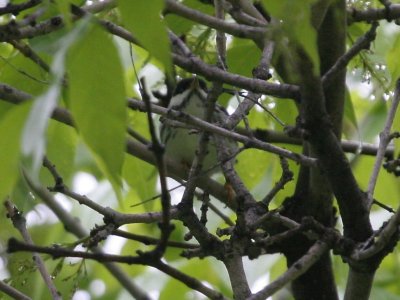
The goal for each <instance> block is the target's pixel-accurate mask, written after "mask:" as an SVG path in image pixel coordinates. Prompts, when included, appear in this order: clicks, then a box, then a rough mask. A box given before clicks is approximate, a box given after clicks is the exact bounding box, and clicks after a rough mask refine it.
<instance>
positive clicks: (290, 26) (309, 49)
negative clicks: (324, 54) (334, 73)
mask: <svg viewBox="0 0 400 300" xmlns="http://www.w3.org/2000/svg"><path fill="white" fill-rule="evenodd" d="M263 2H265V7H267V8H268V11H269V12H270V13H271V15H272V17H274V18H275V19H277V22H276V24H274V26H277V27H278V28H281V29H282V30H283V32H284V34H285V35H286V36H287V37H288V38H289V40H290V45H291V46H290V47H293V48H295V47H296V45H299V46H301V47H302V49H303V50H304V51H305V52H306V53H307V55H308V57H309V58H310V59H311V61H312V62H313V67H314V68H313V71H314V74H318V72H319V55H318V48H317V32H316V30H315V28H314V27H313V26H312V15H311V8H312V4H313V3H314V2H315V0H284V1H267V0H263ZM290 12H293V13H290ZM278 24H279V25H278Z"/></svg>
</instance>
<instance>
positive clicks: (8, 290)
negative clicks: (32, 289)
mask: <svg viewBox="0 0 400 300" xmlns="http://www.w3.org/2000/svg"><path fill="white" fill-rule="evenodd" d="M0 291H2V292H3V293H4V294H6V295H8V296H10V297H12V298H13V299H15V300H32V298H30V297H28V296H26V295H25V294H23V293H21V292H20V291H18V290H17V289H15V288H13V287H12V286H9V285H8V284H6V283H5V282H4V281H3V280H0Z"/></svg>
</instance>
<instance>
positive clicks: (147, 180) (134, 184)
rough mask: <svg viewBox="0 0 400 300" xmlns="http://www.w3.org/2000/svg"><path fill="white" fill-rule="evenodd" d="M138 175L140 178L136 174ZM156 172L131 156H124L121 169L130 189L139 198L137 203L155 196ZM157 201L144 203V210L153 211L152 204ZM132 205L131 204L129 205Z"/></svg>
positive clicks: (148, 165) (150, 166)
mask: <svg viewBox="0 0 400 300" xmlns="http://www.w3.org/2000/svg"><path fill="white" fill-rule="evenodd" d="M139 173H140V176H138V174H139ZM156 174H157V173H156V170H155V168H154V167H153V166H152V165H150V164H148V163H146V162H144V161H142V160H140V159H138V158H136V157H132V156H128V155H127V156H126V158H125V163H124V168H123V176H124V179H125V180H126V182H127V183H128V184H129V186H130V187H131V189H133V190H134V191H135V192H136V193H137V194H138V196H139V202H141V201H146V200H148V199H150V198H152V197H154V196H155V195H157V192H156V189H155V188H156V180H157V176H156ZM156 201H159V200H158V199H156V200H154V201H149V202H145V203H144V207H145V208H146V210H150V209H153V207H154V204H155V203H156ZM132 204H134V203H131V205H132Z"/></svg>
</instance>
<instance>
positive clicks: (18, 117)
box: [0, 103, 31, 199]
mask: <svg viewBox="0 0 400 300" xmlns="http://www.w3.org/2000/svg"><path fill="white" fill-rule="evenodd" d="M30 108H31V103H26V104H21V105H19V106H16V107H14V108H13V109H11V110H10V111H9V112H8V113H7V114H6V115H5V116H4V117H3V118H2V119H1V120H0V136H1V143H0V154H1V159H0V172H1V174H0V178H1V180H0V199H4V197H5V196H7V195H8V194H9V193H10V191H11V190H12V188H13V186H14V184H15V183H16V181H17V179H18V176H19V167H18V163H19V157H20V140H21V133H22V129H23V126H24V124H25V119H26V117H27V115H28V113H29V110H30Z"/></svg>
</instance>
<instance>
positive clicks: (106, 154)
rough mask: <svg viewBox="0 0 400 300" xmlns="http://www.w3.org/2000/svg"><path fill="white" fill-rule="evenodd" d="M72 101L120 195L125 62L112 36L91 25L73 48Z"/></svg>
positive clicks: (70, 63) (70, 64) (79, 122)
mask: <svg viewBox="0 0 400 300" xmlns="http://www.w3.org/2000/svg"><path fill="white" fill-rule="evenodd" d="M68 71H69V72H68V74H69V85H70V90H69V92H70V94H69V97H70V99H69V104H70V108H71V111H72V113H73V117H74V120H75V121H76V125H77V127H78V129H79V131H80V133H81V135H82V137H83V139H84V140H85V142H86V144H87V145H88V146H89V148H90V149H91V150H92V151H93V153H94V154H95V156H96V158H97V161H98V163H99V165H100V167H101V168H102V170H103V171H105V173H106V174H107V176H108V178H109V179H110V180H111V183H112V185H113V187H114V190H115V191H116V193H117V195H118V196H119V197H120V193H119V185H120V182H121V181H120V172H121V167H122V163H123V159H124V149H125V129H126V108H125V87H124V79H123V73H122V66H121V62H120V59H119V56H118V52H117V49H116V47H115V45H114V43H113V42H112V40H111V39H110V38H109V37H108V36H107V35H106V34H105V32H104V31H103V30H102V29H101V28H100V27H98V26H94V25H93V26H91V27H90V28H89V29H88V30H87V31H86V32H85V34H84V35H82V38H81V39H80V41H79V43H77V44H76V45H74V47H73V48H72V49H71V51H70V52H69V57H68Z"/></svg>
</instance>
